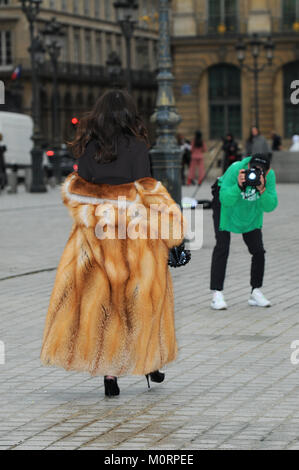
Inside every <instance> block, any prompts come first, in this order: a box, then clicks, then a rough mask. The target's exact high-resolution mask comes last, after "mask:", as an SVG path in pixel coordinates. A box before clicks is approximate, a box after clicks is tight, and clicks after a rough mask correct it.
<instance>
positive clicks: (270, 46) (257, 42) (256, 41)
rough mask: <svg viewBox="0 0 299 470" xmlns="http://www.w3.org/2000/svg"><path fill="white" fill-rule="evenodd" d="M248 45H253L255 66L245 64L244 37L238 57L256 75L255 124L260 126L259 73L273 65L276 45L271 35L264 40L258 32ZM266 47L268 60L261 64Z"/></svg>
mask: <svg viewBox="0 0 299 470" xmlns="http://www.w3.org/2000/svg"><path fill="white" fill-rule="evenodd" d="M248 45H249V46H250V47H251V55H252V58H253V67H250V66H249V65H245V64H244V60H245V55H246V49H247V44H245V43H244V40H243V38H242V37H240V39H239V42H238V43H237V45H236V50H237V58H238V61H239V63H240V66H241V68H245V69H246V70H248V71H249V72H251V73H253V77H254V107H255V125H256V126H257V127H259V96H258V80H259V73H260V72H262V71H263V70H264V69H265V68H266V67H267V66H271V65H272V61H273V51H274V49H275V45H274V43H273V41H272V38H271V37H270V36H269V37H268V38H267V39H266V40H265V41H264V40H262V39H261V38H260V37H259V36H258V35H257V34H253V35H252V37H251V38H250V40H249V42H248ZM262 47H264V49H265V51H266V59H267V62H266V63H264V64H263V65H261V66H259V57H260V52H261V48H262Z"/></svg>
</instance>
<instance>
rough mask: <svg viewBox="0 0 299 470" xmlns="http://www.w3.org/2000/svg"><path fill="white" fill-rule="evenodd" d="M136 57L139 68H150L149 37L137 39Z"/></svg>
mask: <svg viewBox="0 0 299 470" xmlns="http://www.w3.org/2000/svg"><path fill="white" fill-rule="evenodd" d="M136 56H137V57H136V59H137V68H138V69H139V70H149V68H150V66H149V42H148V39H145V38H138V39H137V41H136Z"/></svg>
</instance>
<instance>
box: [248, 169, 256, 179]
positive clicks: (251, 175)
mask: <svg viewBox="0 0 299 470" xmlns="http://www.w3.org/2000/svg"><path fill="white" fill-rule="evenodd" d="M248 179H250V181H254V180H256V173H255V172H254V171H252V172H251V173H249V175H248Z"/></svg>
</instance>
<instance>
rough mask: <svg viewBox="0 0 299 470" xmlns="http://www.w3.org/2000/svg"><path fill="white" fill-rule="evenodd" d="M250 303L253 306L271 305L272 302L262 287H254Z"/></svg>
mask: <svg viewBox="0 0 299 470" xmlns="http://www.w3.org/2000/svg"><path fill="white" fill-rule="evenodd" d="M248 303H249V305H251V306H252V307H271V302H270V301H269V300H268V299H266V297H265V296H264V294H263V293H262V291H261V290H260V289H254V290H253V291H252V294H251V296H250V299H249V300H248Z"/></svg>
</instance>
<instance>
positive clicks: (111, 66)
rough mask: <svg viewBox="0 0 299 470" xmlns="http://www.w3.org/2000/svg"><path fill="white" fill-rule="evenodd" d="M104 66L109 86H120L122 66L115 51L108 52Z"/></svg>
mask: <svg viewBox="0 0 299 470" xmlns="http://www.w3.org/2000/svg"><path fill="white" fill-rule="evenodd" d="M106 67H107V71H108V76H109V81H110V83H111V86H112V87H114V88H118V87H120V86H121V84H120V81H121V80H120V76H121V70H122V68H121V60H120V58H119V56H118V54H117V53H116V52H110V54H109V57H108V59H107V61H106Z"/></svg>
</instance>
